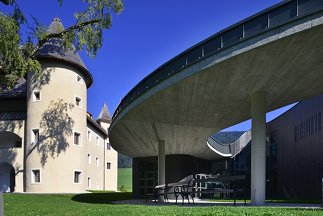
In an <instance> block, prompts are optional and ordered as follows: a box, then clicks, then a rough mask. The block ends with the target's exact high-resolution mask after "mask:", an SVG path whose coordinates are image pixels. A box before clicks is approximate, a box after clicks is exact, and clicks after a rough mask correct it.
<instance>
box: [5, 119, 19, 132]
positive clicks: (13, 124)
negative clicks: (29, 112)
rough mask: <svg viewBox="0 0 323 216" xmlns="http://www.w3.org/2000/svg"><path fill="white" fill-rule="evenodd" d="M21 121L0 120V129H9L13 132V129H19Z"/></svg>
mask: <svg viewBox="0 0 323 216" xmlns="http://www.w3.org/2000/svg"><path fill="white" fill-rule="evenodd" d="M22 127H23V121H0V131H9V132H12V133H14V132H15V129H19V130H20V129H21V128H22Z"/></svg>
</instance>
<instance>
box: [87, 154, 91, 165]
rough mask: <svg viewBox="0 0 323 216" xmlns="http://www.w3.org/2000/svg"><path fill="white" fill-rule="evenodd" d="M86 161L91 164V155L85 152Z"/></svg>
mask: <svg viewBox="0 0 323 216" xmlns="http://www.w3.org/2000/svg"><path fill="white" fill-rule="evenodd" d="M87 163H88V164H92V156H91V154H87Z"/></svg>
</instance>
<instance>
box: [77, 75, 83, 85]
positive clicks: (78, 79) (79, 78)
mask: <svg viewBox="0 0 323 216" xmlns="http://www.w3.org/2000/svg"><path fill="white" fill-rule="evenodd" d="M76 81H77V82H78V83H81V82H82V78H81V77H80V76H79V75H77V77H76Z"/></svg>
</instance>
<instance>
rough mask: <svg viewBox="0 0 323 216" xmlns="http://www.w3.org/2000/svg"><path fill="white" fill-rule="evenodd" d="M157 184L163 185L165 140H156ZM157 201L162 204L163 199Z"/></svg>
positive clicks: (161, 197)
mask: <svg viewBox="0 0 323 216" xmlns="http://www.w3.org/2000/svg"><path fill="white" fill-rule="evenodd" d="M158 184H159V185H161V184H165V140H158ZM158 200H159V201H160V202H164V197H163V196H160V197H159V198H158Z"/></svg>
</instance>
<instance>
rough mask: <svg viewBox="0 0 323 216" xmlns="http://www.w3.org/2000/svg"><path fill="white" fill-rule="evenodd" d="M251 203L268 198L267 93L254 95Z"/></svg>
mask: <svg viewBox="0 0 323 216" xmlns="http://www.w3.org/2000/svg"><path fill="white" fill-rule="evenodd" d="M251 103H252V114H251V115H252V129H251V130H252V140H251V204H252V205H257V206H258V205H264V204H265V198H266V93H265V92H263V91H258V92H254V93H253V95H252V102H251Z"/></svg>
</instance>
